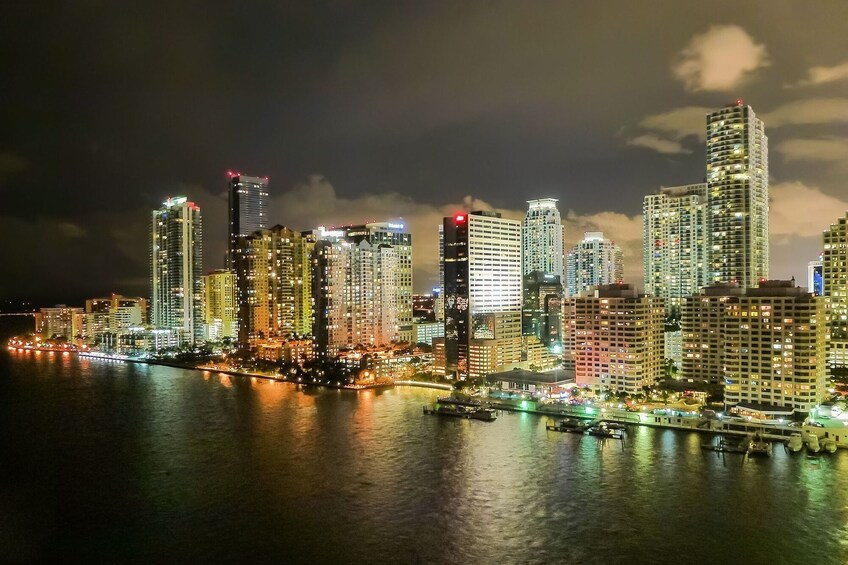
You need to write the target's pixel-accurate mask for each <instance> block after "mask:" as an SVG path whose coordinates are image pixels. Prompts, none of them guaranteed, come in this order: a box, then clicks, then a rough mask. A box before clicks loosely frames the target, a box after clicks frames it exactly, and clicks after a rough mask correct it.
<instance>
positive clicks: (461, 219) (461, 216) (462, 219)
mask: <svg viewBox="0 0 848 565" xmlns="http://www.w3.org/2000/svg"><path fill="white" fill-rule="evenodd" d="M453 221H454V222H456V223H457V224H464V223H465V214H457V215H456V216H454V217H453Z"/></svg>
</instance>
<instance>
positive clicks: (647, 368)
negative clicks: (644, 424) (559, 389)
mask: <svg viewBox="0 0 848 565" xmlns="http://www.w3.org/2000/svg"><path fill="white" fill-rule="evenodd" d="M563 310H564V317H565V326H566V332H565V333H566V351H565V361H564V366H565V367H566V368H567V369H574V371H575V377H576V379H577V384H578V385H579V386H584V387H589V388H591V389H593V390H594V391H596V392H600V391H604V390H607V391H611V392H613V393H616V392H621V391H624V392H626V393H628V394H639V393H641V392H643V387H646V386H652V385H654V384H655V383H656V382H657V381H658V380H659V379H660V378H661V377H662V375H663V359H664V348H665V343H664V335H663V334H664V331H663V330H664V327H665V326H664V319H665V306H664V304H663V299H662V298H657V297H654V296H647V295H642V294H639V293H638V291H637V290H636V289H635V288H634V287H633V286H631V285H629V284H624V283H622V284H612V285H601V286H598V287H596V288H595V289H593V290H591V291H588V292H584V293H583V294H582V295H581V296H578V297H570V298H567V299H566V300H565V307H564V309H563Z"/></svg>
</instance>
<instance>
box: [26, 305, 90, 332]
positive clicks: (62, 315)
mask: <svg viewBox="0 0 848 565" xmlns="http://www.w3.org/2000/svg"><path fill="white" fill-rule="evenodd" d="M84 315H85V313H84V311H83V309H82V308H76V307H68V306H65V305H64V304H59V305H58V306H55V307H48V308H41V309H40V310H39V311H38V312H36V314H35V333H36V334H38V335H39V336H40V337H41V338H42V339H54V338H65V339H67V340H69V341H73V340H74V339H75V338H78V337H84V336H85V318H84Z"/></svg>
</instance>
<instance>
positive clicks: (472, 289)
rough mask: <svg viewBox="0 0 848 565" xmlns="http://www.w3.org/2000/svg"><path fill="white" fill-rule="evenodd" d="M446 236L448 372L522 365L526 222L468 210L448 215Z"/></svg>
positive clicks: (461, 375) (469, 374) (471, 374)
mask: <svg viewBox="0 0 848 565" xmlns="http://www.w3.org/2000/svg"><path fill="white" fill-rule="evenodd" d="M442 234H443V238H444V243H443V245H442V249H443V253H442V255H443V261H442V268H443V270H444V274H443V284H444V304H445V343H444V362H445V364H446V365H445V369H444V370H445V374H447V375H449V376H453V377H456V378H460V379H464V378H468V377H474V376H482V375H485V374H486V373H487V372H492V371H494V370H500V367H506V366H511V365H513V364H516V363H520V358H521V244H522V240H521V223H520V222H518V221H515V220H508V219H506V218H502V217H501V215H500V214H499V213H496V212H487V211H475V212H470V213H464V212H463V213H459V214H455V215H454V216H452V217H448V218H444V220H443V222H442ZM436 353H437V355H436V356H437V359H438V358H439V355H440V354H439V352H438V350H437V352H436Z"/></svg>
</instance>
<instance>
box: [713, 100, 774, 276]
mask: <svg viewBox="0 0 848 565" xmlns="http://www.w3.org/2000/svg"><path fill="white" fill-rule="evenodd" d="M707 206H708V214H709V223H710V279H711V280H712V281H713V282H735V283H738V284H739V286H740V287H742V288H749V287H753V286H756V284H757V282H758V281H760V280H764V279H766V278H768V270H769V240H768V238H769V223H768V221H769V184H768V138H767V137H766V134H765V128H764V126H763V122H762V120H760V119H759V118H758V117H757V116H756V114H755V113H754V111H753V110H752V109H751V107H750V106H747V105H745V104H744V103H743V102H742V101H741V100H737V101H736V103H735V104H731V105H728V106H726V107H724V108H722V109H720V110H717V111H715V112H712V113H710V114H708V115H707Z"/></svg>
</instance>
